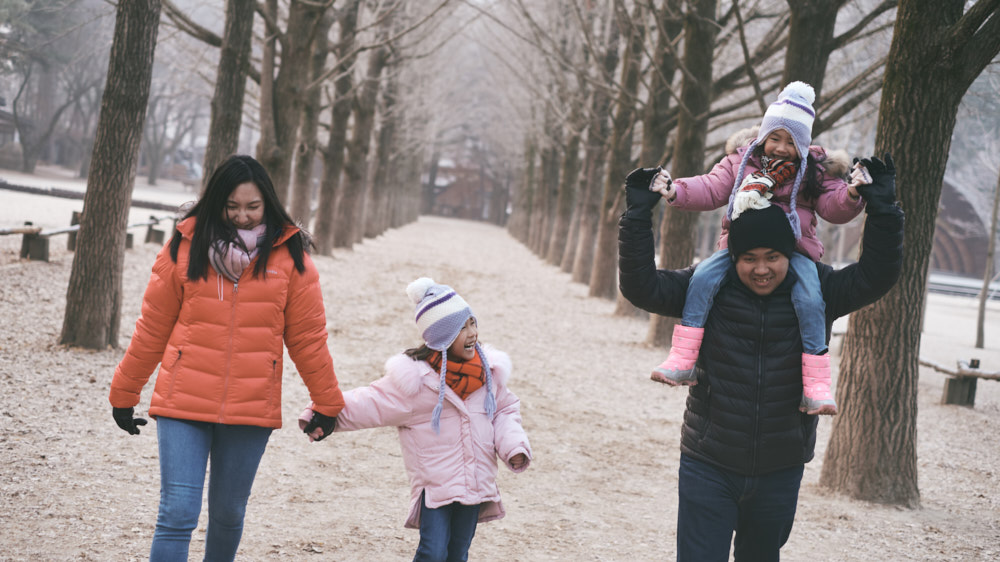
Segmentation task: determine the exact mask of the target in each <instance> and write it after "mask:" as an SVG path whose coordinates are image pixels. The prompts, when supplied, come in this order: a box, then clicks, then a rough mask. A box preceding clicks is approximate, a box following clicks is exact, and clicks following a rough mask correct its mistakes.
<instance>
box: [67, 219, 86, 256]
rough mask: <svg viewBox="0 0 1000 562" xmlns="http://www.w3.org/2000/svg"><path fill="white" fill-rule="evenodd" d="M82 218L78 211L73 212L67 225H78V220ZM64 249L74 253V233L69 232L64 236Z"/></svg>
mask: <svg viewBox="0 0 1000 562" xmlns="http://www.w3.org/2000/svg"><path fill="white" fill-rule="evenodd" d="M82 218H83V213H81V212H80V211H73V216H72V217H70V219H69V225H70V226H74V225H77V224H80V220H81V219H82ZM66 249H67V250H69V251H71V252H75V251H76V231H75V230H74V231H73V232H70V233H69V234H68V235H67V236H66Z"/></svg>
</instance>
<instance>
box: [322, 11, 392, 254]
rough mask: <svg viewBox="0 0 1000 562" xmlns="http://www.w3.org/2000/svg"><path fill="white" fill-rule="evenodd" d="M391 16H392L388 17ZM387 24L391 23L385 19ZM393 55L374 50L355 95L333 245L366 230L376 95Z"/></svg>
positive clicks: (384, 49)
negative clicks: (390, 56) (364, 213)
mask: <svg viewBox="0 0 1000 562" xmlns="http://www.w3.org/2000/svg"><path fill="white" fill-rule="evenodd" d="M386 19H387V20H388V19H390V18H386ZM383 25H387V24H386V22H385V21H384V22H383ZM388 57H389V49H388V48H387V47H381V48H378V49H376V50H375V51H374V52H372V53H371V54H370V58H369V59H368V72H367V75H366V77H365V83H364V85H363V86H362V87H361V88H360V90H359V91H358V92H357V93H356V94H355V98H354V128H353V131H352V136H351V140H350V142H349V143H348V144H347V161H346V164H345V166H344V185H343V193H342V197H341V199H340V202H339V203H338V204H337V222H336V223H335V224H334V234H333V245H334V247H337V248H351V247H353V246H354V244H355V242H358V241H359V237H360V236H361V234H362V230H361V229H362V225H363V224H364V217H363V216H362V213H363V211H364V209H363V208H362V203H363V199H362V198H363V196H364V193H365V184H366V180H367V171H368V152H369V149H370V146H371V140H372V127H373V125H374V121H375V98H376V96H378V91H379V81H380V77H381V75H382V69H383V68H385V65H386V61H387V60H388Z"/></svg>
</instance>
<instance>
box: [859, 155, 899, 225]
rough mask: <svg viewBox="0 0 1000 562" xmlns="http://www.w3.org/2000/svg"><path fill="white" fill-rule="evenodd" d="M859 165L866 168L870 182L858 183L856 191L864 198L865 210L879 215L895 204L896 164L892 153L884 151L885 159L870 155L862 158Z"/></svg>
mask: <svg viewBox="0 0 1000 562" xmlns="http://www.w3.org/2000/svg"><path fill="white" fill-rule="evenodd" d="M861 165H862V166H864V167H865V168H867V169H868V173H869V174H871V176H872V183H870V184H864V185H859V186H858V187H857V189H858V193H859V194H860V195H861V196H862V197H864V198H865V211H867V212H868V214H874V215H879V214H883V213H885V212H887V211H888V210H889V209H891V208H893V207H895V206H896V165H895V164H893V162H892V155H890V154H889V153H888V152H886V153H885V161H884V162H883V161H882V160H879V159H878V158H876V157H874V156H872V157H870V158H862V159H861Z"/></svg>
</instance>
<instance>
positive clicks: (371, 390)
mask: <svg viewBox="0 0 1000 562" xmlns="http://www.w3.org/2000/svg"><path fill="white" fill-rule="evenodd" d="M483 352H484V353H485V355H486V360H487V361H488V362H489V364H490V368H491V369H492V373H493V392H494V395H495V396H496V401H497V409H496V413H495V414H494V416H493V419H490V418H489V417H488V416H487V415H486V408H485V407H484V401H485V398H486V388H485V386H484V387H482V388H479V389H478V390H476V391H475V392H473V393H472V394H470V395H469V397H468V398H466V399H465V400H464V401H463V400H462V399H461V398H460V397H459V396H458V394H456V393H455V392H454V391H453V390H452V389H451V388H447V389H445V399H444V410H443V411H442V413H441V432H440V434H437V433H435V432H434V430H433V429H431V412H432V411H433V410H434V406H435V405H436V404H437V401H438V389H439V386H438V385H439V381H440V374H439V373H438V372H436V371H435V370H434V369H433V368H432V367H431V366H430V365H429V364H428V363H427V362H426V361H415V360H413V359H412V358H411V357H409V356H407V355H405V354H399V355H394V356H393V357H390V358H389V360H388V361H386V363H385V368H386V375H385V376H384V377H382V378H381V379H379V380H377V381H375V382H373V383H372V384H371V385H369V386H365V387H361V388H355V389H353V390H350V391H348V392H345V393H344V402H345V406H344V409H343V410H341V412H340V415H339V416H338V417H337V427H336V430H335V431H354V430H357V429H368V428H373V427H383V426H395V427H396V428H397V429H398V430H399V444H400V447H401V449H402V451H403V463H404V464H405V465H406V472H407V475H408V476H409V479H410V487H411V490H410V512H409V516H408V517H407V518H406V525H405V526H406V527H407V528H411V529H418V528H419V527H420V508H421V502H420V494H421V492H424V494H425V501H426V502H427V505H428V506H429V507H432V508H437V507H441V506H443V505H447V504H450V503H453V502H459V503H461V504H464V505H476V504H482V506H481V507H480V510H479V522H480V523H482V522H485V521H493V520H496V519H501V518H502V517H503V516H504V515H505V511H504V508H503V504H502V503H501V501H500V490H499V489H498V488H497V482H496V477H497V458H498V457H499V458H500V459H501V460H502V461H503V462H504V463H505V464H507V466H508V468H510V469H511V470H512V471H514V472H522V471H524V470H525V469H526V468H527V467H528V464H530V460H531V446H530V445H529V444H528V436H527V434H526V433H525V431H524V428H523V427H522V426H521V406H520V400H519V399H518V398H517V396H516V395H515V394H514V393H513V392H510V391H509V390H508V389H507V380H508V379H509V378H510V371H511V362H510V357H509V356H508V355H507V354H506V353H504V352H502V351H499V350H497V349H495V348H493V347H490V346H487V345H484V346H483ZM518 453H524V455H525V456H526V457H527V458H528V463H525V464H524V466H522V467H520V469H518V470H514V468H513V467H511V466H510V459H511V458H513V457H514V456H516V455H517V454H518Z"/></svg>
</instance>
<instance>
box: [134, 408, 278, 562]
mask: <svg viewBox="0 0 1000 562" xmlns="http://www.w3.org/2000/svg"><path fill="white" fill-rule="evenodd" d="M156 435H157V438H158V440H159V448H160V511H159V514H158V515H157V516H156V532H155V533H154V534H153V547H152V549H151V550H150V552H149V560H150V562H162V561H170V562H172V561H175V560H176V561H186V560H187V559H188V546H189V545H190V543H191V532H192V531H194V529H195V527H196V526H197V525H198V515H199V514H200V513H201V496H202V490H203V489H204V486H205V468H206V465H207V464H208V461H209V459H211V462H212V471H211V474H210V476H209V480H208V532H207V535H206V537H205V560H206V561H212V562H215V561H216V560H233V559H234V558H235V557H236V549H237V548H238V547H239V545H240V537H242V535H243V516H244V514H245V513H246V507H247V499H249V498H250V488H251V487H252V486H253V479H254V476H256V475H257V467H258V466H259V465H260V458H261V457H262V456H263V455H264V448H265V447H267V440H268V438H269V437H270V435H271V428H268V427H256V426H251V425H223V424H218V423H206V422H196V421H189V420H179V419H174V418H165V417H162V416H161V417H159V418H157V419H156Z"/></svg>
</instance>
